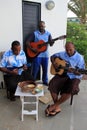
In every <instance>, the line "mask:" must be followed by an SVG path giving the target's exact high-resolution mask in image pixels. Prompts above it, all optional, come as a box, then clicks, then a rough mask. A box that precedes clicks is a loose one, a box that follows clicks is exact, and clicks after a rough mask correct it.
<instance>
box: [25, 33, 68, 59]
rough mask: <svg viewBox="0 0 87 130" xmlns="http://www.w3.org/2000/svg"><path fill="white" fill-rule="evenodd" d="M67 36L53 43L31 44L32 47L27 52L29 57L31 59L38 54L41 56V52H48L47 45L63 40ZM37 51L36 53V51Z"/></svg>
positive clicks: (41, 41)
mask: <svg viewBox="0 0 87 130" xmlns="http://www.w3.org/2000/svg"><path fill="white" fill-rule="evenodd" d="M65 38H66V35H62V36H60V37H57V38H55V39H52V40H51V41H48V42H44V41H43V40H40V41H38V42H31V43H30V46H29V47H27V48H26V50H27V55H28V56H29V57H31V58H34V57H36V56H37V55H38V54H40V53H41V52H44V51H46V49H47V44H49V43H50V42H54V41H56V40H62V39H65ZM34 50H35V51H34Z"/></svg>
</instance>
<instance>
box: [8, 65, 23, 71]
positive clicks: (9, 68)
mask: <svg viewBox="0 0 87 130" xmlns="http://www.w3.org/2000/svg"><path fill="white" fill-rule="evenodd" d="M21 68H23V66H20V67H16V66H13V67H7V69H8V70H11V71H12V70H14V69H21Z"/></svg>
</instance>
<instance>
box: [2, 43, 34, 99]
mask: <svg viewBox="0 0 87 130" xmlns="http://www.w3.org/2000/svg"><path fill="white" fill-rule="evenodd" d="M27 70H28V67H27V60H26V56H25V53H24V51H23V50H21V46H20V43H19V41H13V42H12V44H11V49H10V50H8V51H6V52H5V53H4V54H3V57H2V60H1V63H0V71H2V72H4V80H5V84H6V88H7V91H9V93H10V97H9V98H10V100H11V101H14V100H15V96H14V93H15V90H16V87H17V84H18V82H19V81H23V80H33V77H32V76H31V75H30V74H29V73H28V71H27Z"/></svg>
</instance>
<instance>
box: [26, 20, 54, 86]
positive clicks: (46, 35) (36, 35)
mask: <svg viewBox="0 0 87 130" xmlns="http://www.w3.org/2000/svg"><path fill="white" fill-rule="evenodd" d="M41 40H43V41H44V42H49V45H50V46H52V45H53V43H54V42H53V41H52V37H51V33H50V32H48V31H47V30H45V22H44V21H40V22H39V24H38V30H36V31H34V32H33V34H31V35H29V37H28V40H27V42H26V46H27V54H28V56H29V57H30V58H31V57H33V56H32V55H33V54H37V53H38V51H39V50H38V49H35V48H34V46H33V47H32V46H31V42H35V45H36V44H37V42H39V41H41ZM51 41H52V42H51ZM30 55H31V56H30ZM29 57H28V58H29ZM48 59H49V52H48V45H47V46H46V50H44V51H42V52H41V53H39V54H38V55H36V56H35V57H34V58H33V62H32V75H33V77H34V79H35V80H36V78H37V74H38V71H39V68H40V66H42V82H43V84H45V85H47V84H48V73H47V72H48Z"/></svg>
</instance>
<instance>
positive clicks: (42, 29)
mask: <svg viewBox="0 0 87 130" xmlns="http://www.w3.org/2000/svg"><path fill="white" fill-rule="evenodd" d="M39 31H40V32H42V33H43V32H44V31H45V23H40V24H39Z"/></svg>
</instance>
